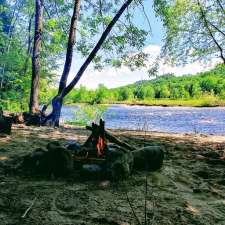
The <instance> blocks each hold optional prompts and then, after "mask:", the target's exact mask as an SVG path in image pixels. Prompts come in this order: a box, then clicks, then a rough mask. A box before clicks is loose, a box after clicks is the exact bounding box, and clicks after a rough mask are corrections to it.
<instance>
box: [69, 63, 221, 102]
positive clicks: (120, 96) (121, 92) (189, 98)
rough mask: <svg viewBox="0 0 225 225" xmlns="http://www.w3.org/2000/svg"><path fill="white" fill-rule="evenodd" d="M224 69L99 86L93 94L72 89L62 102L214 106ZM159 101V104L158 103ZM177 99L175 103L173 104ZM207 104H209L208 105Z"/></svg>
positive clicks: (219, 90) (218, 95) (88, 91)
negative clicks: (120, 85)
mask: <svg viewBox="0 0 225 225" xmlns="http://www.w3.org/2000/svg"><path fill="white" fill-rule="evenodd" d="M224 90H225V66H224V65H217V66H216V67H215V68H214V69H212V70H210V71H207V72H204V73H199V74H197V75H192V76H191V75H186V76H183V77H175V76H173V75H169V76H162V77H158V78H156V79H154V80H150V81H142V82H138V83H136V84H133V85H128V86H125V87H120V88H115V89H111V90H109V89H107V88H106V87H104V86H103V85H100V86H99V88H98V89H97V90H95V91H90V90H87V89H86V88H84V87H80V88H79V89H75V90H74V91H72V93H71V94H70V96H69V97H68V99H67V101H66V103H81V102H82V103H84V102H89V103H92V104H93V103H97V104H99V103H120V102H122V103H134V104H135V103H136V104H138V103H141V104H153V105H155V104H156V101H155V99H157V100H158V102H159V104H162V103H163V101H164V103H165V104H167V103H168V102H169V103H170V104H172V103H171V101H167V100H166V99H168V100H172V101H174V102H176V103H177V104H178V102H179V101H181V102H182V104H183V105H188V102H189V103H190V104H191V105H194V106H196V105H198V104H199V105H201V106H206V105H213V104H215V105H217V104H222V103H221V101H219V100H220V99H221V100H222V99H224V98H225V91H224ZM162 100H163V101H162ZM175 100H179V101H175ZM210 101H211V103H210Z"/></svg>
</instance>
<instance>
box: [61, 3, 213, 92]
mask: <svg viewBox="0 0 225 225" xmlns="http://www.w3.org/2000/svg"><path fill="white" fill-rule="evenodd" d="M144 7H145V11H146V14H147V15H148V18H149V21H150V23H151V30H152V35H151V37H149V39H148V40H147V42H146V46H145V48H144V49H143V51H144V52H146V53H148V54H150V59H149V64H150V63H152V62H154V59H155V58H156V57H157V56H158V55H159V54H160V50H161V47H162V45H163V38H164V35H165V34H164V32H165V31H164V28H163V24H162V21H161V20H160V19H159V18H158V17H156V15H155V12H154V9H153V0H145V1H144ZM135 22H136V23H137V24H139V25H140V26H144V27H145V28H148V27H149V26H148V22H147V20H146V19H145V18H144V17H143V13H142V12H141V11H140V9H137V12H136V18H135ZM74 58H76V60H74V61H73V63H72V67H71V72H70V75H69V79H68V81H71V80H72V79H73V77H74V76H75V75H76V72H77V70H78V69H79V67H80V66H81V65H82V63H83V61H84V59H81V58H77V55H75V56H74ZM212 65H213V64H209V65H207V66H206V65H205V64H201V63H200V62H196V63H193V64H189V65H186V66H183V67H174V66H171V65H167V64H160V68H159V74H160V75H163V74H166V73H174V74H176V75H178V76H181V75H183V74H195V73H198V72H201V71H203V70H206V69H207V68H209V67H211V66H212ZM61 72H62V68H61V69H60V70H59V71H58V74H59V75H60V74H61ZM146 79H149V76H148V73H147V68H142V69H139V70H136V71H133V72H132V71H130V70H129V69H128V68H126V67H124V66H122V68H119V69H115V68H108V67H107V68H105V69H103V70H102V71H101V72H99V71H95V70H94V69H93V66H92V65H90V66H89V67H88V69H87V70H86V71H85V73H84V74H83V76H82V78H81V80H80V81H79V83H78V84H77V85H76V87H79V86H80V85H83V86H86V87H87V88H89V89H95V88H97V87H98V85H99V84H104V85H105V86H106V87H108V88H114V87H119V86H124V85H127V84H132V83H134V82H136V81H139V80H146Z"/></svg>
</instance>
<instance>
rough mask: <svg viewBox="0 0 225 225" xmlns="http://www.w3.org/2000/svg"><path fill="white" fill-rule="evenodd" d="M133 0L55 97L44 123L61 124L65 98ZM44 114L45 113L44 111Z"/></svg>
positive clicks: (119, 12) (130, 0) (122, 10)
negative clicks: (68, 82) (72, 77)
mask: <svg viewBox="0 0 225 225" xmlns="http://www.w3.org/2000/svg"><path fill="white" fill-rule="evenodd" d="M132 1H133V0H127V1H126V2H125V3H124V4H123V5H122V7H121V8H120V10H119V11H118V12H117V14H116V15H115V17H114V18H113V19H112V21H111V22H110V24H109V25H108V26H107V28H106V29H105V31H104V32H103V34H102V36H101V38H100V39H99V41H98V43H97V44H96V46H95V47H94V49H93V50H92V51H91V53H90V54H89V56H88V57H87V59H86V60H85V62H84V64H83V65H82V66H81V68H80V70H79V71H78V73H77V74H76V76H75V77H74V79H73V80H72V81H71V82H70V84H69V85H68V86H67V87H65V88H64V89H63V90H62V91H61V93H59V94H58V95H57V96H56V97H54V98H53V100H52V112H51V113H50V114H49V115H48V116H44V117H43V120H42V121H43V122H42V125H45V124H46V123H47V122H48V121H50V124H52V125H53V126H59V119H60V114H61V108H62V103H63V98H64V97H65V96H66V95H67V94H68V93H69V92H70V91H71V90H72V89H73V88H74V86H75V85H76V84H77V83H78V81H79V80H80V78H81V77H82V75H83V73H84V72H85V70H86V69H87V67H88V66H89V64H90V63H91V62H92V60H93V59H94V57H95V56H96V54H97V52H98V51H99V49H100V48H101V46H102V44H103V43H104V41H105V40H106V38H107V37H108V35H109V33H110V32H111V30H112V28H113V26H114V25H115V24H116V22H117V21H118V20H119V18H120V17H121V15H122V14H123V12H124V11H125V10H126V8H127V7H128V6H129V5H130V4H131V3H132ZM45 109H46V108H45ZM43 114H44V113H43Z"/></svg>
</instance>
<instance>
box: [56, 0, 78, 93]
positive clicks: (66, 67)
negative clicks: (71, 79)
mask: <svg viewBox="0 0 225 225" xmlns="http://www.w3.org/2000/svg"><path fill="white" fill-rule="evenodd" d="M80 3H81V0H75V3H74V9H73V16H72V18H71V23H70V33H69V37H68V43H67V51H66V60H65V64H64V69H63V73H62V76H61V79H60V82H59V90H58V94H61V92H62V91H63V89H64V88H65V87H66V83H67V79H68V75H69V72H70V68H71V64H72V59H73V46H74V45H75V42H76V31H77V22H78V19H79V15H80Z"/></svg>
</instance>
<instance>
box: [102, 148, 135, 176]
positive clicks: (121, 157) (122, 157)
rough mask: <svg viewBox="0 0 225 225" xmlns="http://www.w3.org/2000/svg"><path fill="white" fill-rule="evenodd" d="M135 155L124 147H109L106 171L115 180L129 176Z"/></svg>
mask: <svg viewBox="0 0 225 225" xmlns="http://www.w3.org/2000/svg"><path fill="white" fill-rule="evenodd" d="M133 162H134V159H133V155H132V153H131V152H130V151H128V150H125V149H122V148H119V147H118V148H109V149H108V150H107V151H106V165H105V167H106V173H107V176H108V177H109V178H111V179H113V180H120V179H125V178H127V177H128V176H129V175H130V174H131V172H132V170H133Z"/></svg>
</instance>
